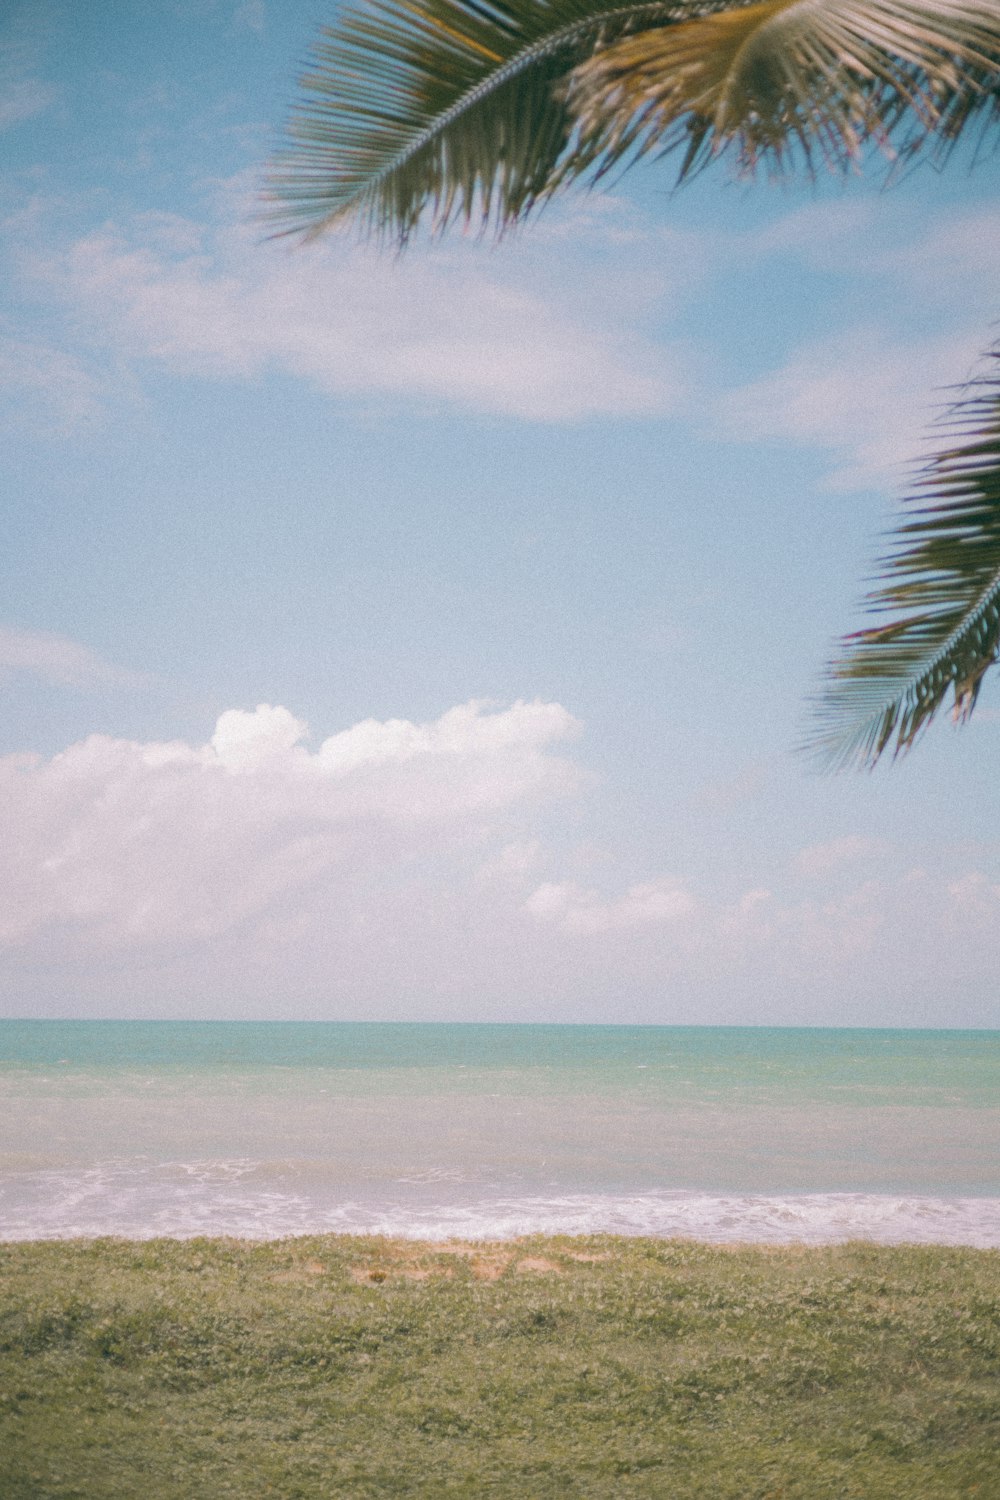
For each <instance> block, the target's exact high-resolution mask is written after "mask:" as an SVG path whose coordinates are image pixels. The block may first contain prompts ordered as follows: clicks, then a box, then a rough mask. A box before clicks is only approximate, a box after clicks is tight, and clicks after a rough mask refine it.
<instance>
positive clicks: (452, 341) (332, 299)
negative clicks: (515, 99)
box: [22, 194, 682, 422]
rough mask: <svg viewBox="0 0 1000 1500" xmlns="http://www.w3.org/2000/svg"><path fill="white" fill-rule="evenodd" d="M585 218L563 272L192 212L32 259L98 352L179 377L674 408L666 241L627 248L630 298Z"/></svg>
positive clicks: (485, 409)
mask: <svg viewBox="0 0 1000 1500" xmlns="http://www.w3.org/2000/svg"><path fill="white" fill-rule="evenodd" d="M224 196H225V195H224ZM236 196H237V198H238V197H239V195H238V194H237V195H236ZM228 206H229V208H230V210H231V208H232V205H231V204H229V205H228ZM241 209H242V216H243V218H244V219H245V217H246V204H245V202H242V201H241ZM161 220H162V222H161ZM581 223H582V227H581V231H580V234H579V236H578V238H577V240H576V241H575V242H574V243H573V244H572V246H571V247H570V249H569V251H568V255H569V257H570V263H569V264H568V265H567V264H566V263H565V260H564V262H563V264H562V267H561V270H562V274H561V275H560V277H559V278H558V280H557V281H555V282H553V281H551V278H549V279H548V280H546V278H545V277H544V276H538V275H536V274H535V273H534V272H533V270H532V262H531V258H530V257H528V258H526V259H525V258H523V257H519V256H518V255H517V254H516V253H513V254H512V253H510V252H509V251H508V249H507V248H506V247H505V248H502V249H499V250H495V251H494V252H493V253H490V252H489V251H488V250H487V249H486V248H485V247H484V246H482V245H481V244H478V243H468V242H463V241H462V240H461V239H460V238H459V239H455V240H453V241H450V242H448V243H447V244H446V245H435V246H434V247H433V248H432V249H431V250H426V249H421V248H420V247H417V248H415V249H413V250H412V251H411V252H409V253H408V254H407V255H406V256H404V257H401V258H400V257H393V256H391V255H389V254H381V255H380V254H378V253H377V252H376V251H375V250H373V249H372V247H370V246H368V247H358V246H356V245H351V244H348V243H347V242H345V241H343V240H331V241H329V242H325V243H322V244H317V245H313V246H310V247H305V248H297V249H290V248H289V247H288V245H287V244H286V243H285V242H281V243H278V244H275V243H264V244H261V243H259V235H251V234H250V233H249V232H248V231H246V230H232V229H229V230H220V231H218V232H213V231H211V230H210V229H207V228H205V227H204V226H198V225H195V224H193V223H191V222H190V221H187V222H182V221H180V220H178V219H177V218H176V216H160V219H158V220H154V219H153V218H151V217H150V216H146V217H145V218H142V219H138V220H136V221H134V222H133V223H132V224H131V226H130V227H128V228H124V229H123V228H121V227H116V226H114V225H110V226H107V227H105V228H103V229H101V230H99V231H96V232H94V233H92V234H89V235H87V236H85V237H83V238H82V239H79V240H77V241H76V242H75V243H74V244H72V246H71V247H69V248H68V249H67V250H66V251H65V252H64V253H59V254H56V255H52V254H51V253H49V254H46V253H45V252H44V250H43V249H42V248H41V247H40V246H38V245H32V246H31V247H30V248H28V249H26V250H25V253H24V255H23V257H22V259H23V266H24V269H25V272H26V274H30V275H31V276H33V277H34V278H35V280H36V286H37V285H38V284H39V282H40V283H41V284H44V285H45V286H46V287H47V290H48V293H49V294H50V295H54V296H55V297H56V298H57V299H59V300H60V301H62V302H63V303H64V305H66V306H67V307H69V308H70V309H71V311H72V314H73V318H74V321H75V322H76V323H78V324H79V323H80V320H82V324H83V325H84V326H85V327H86V330H87V337H88V339H89V340H90V342H91V345H92V347H97V346H98V345H101V346H103V347H104V348H105V350H106V351H108V352H111V353H113V354H114V355H117V356H119V357H120V356H122V355H124V356H125V357H126V358H127V359H130V360H132V361H138V362H143V361H148V362H152V363H155V364H159V365H161V366H164V367H166V368H169V369H170V370H171V371H173V372H175V373H180V374H185V375H196V376H200V377H202V378H205V379H216V380H219V379H222V380H254V379H259V378H262V377H263V376H265V375H266V374H267V373H268V372H270V371H280V372H285V373H291V374H293V375H295V376H298V377H299V378H301V379H304V380H306V381H308V382H310V383H311V384H313V385H314V386H316V387H317V388H319V389H321V390H323V391H325V392H327V393H328V394H330V395H331V396H335V397H340V398H359V397H369V396H373V395H376V396H388V397H396V398H399V399H405V400H407V401H417V402H420V403H423V404H427V403H432V404H437V403H442V402H443V403H445V404H447V405H450V406H456V407H459V408H464V409H465V410H467V411H473V412H478V413H487V414H499V415H503V416H514V417H519V418H523V419H527V420H531V421H538V422H567V421H569V422H572V421H579V420H585V419H587V418H591V417H606V416H618V417H651V416H657V415H660V414H662V413H664V412H666V411H668V410H670V409H671V408H672V407H673V406H674V405H675V404H676V402H677V401H678V399H679V396H680V392H681V385H682V380H681V376H680V373H679V369H678V358H677V355H676V352H675V351H672V350H670V349H665V348H663V347H660V346H658V345H657V344H656V342H655V341H654V340H653V339H652V338H650V337H649V336H648V334H647V332H646V326H647V324H648V323H649V321H650V313H651V310H652V308H653V306H654V304H655V302H656V299H657V297H658V296H659V295H660V293H661V292H662V289H663V287H664V277H663V276H662V273H659V272H658V273H657V274H656V275H653V274H652V271H651V267H650V265H649V264H647V263H648V262H651V261H652V260H653V259H655V251H656V248H657V247H656V245H655V244H654V243H653V242H652V240H651V238H650V237H649V236H647V237H646V239H645V240H644V241H643V242H642V243H640V244H639V246H638V247H637V248H633V249H631V250H626V251H624V252H622V254H624V255H625V257H626V260H628V258H629V256H631V261H632V269H633V270H634V272H635V274H634V275H633V276H631V277H628V276H624V274H623V280H624V281H626V282H630V283H631V285H630V288H629V290H628V291H626V292H624V293H623V295H622V296H621V297H616V298H615V299H614V302H613V304H612V303H610V302H609V299H608V298H607V295H606V272H605V270H604V269H603V267H602V265H601V263H600V252H601V250H602V248H603V246H604V242H605V239H606V236H607V234H608V232H610V231H609V227H608V226H606V225H605V224H604V222H603V221H602V220H601V219H599V218H598V217H596V216H593V215H591V216H590V217H589V218H587V219H584V220H582V221H581ZM643 268H645V269H644V272H643V274H640V272H641V271H642V270H643ZM536 269H537V268H536ZM628 269H629V266H628V265H626V266H625V267H624V268H623V273H624V271H627V270H628ZM598 285H600V286H601V287H602V288H603V294H602V295H597V287H598Z"/></svg>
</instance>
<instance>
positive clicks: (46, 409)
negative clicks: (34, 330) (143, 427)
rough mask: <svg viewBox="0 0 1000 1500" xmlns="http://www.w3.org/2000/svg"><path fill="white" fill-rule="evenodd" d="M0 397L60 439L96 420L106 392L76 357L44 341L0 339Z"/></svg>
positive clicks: (101, 410) (2, 337) (101, 408)
mask: <svg viewBox="0 0 1000 1500" xmlns="http://www.w3.org/2000/svg"><path fill="white" fill-rule="evenodd" d="M0 391H2V392H5V393H6V394H7V396H8V398H13V400H14V401H15V402H17V401H21V402H22V403H25V405H24V408H23V409H24V411H25V412H26V413H30V416H31V418H32V419H33V420H34V421H36V422H37V421H38V419H39V418H41V420H42V422H44V424H45V426H46V427H47V428H48V429H49V430H50V431H54V432H56V433H59V432H70V431H72V430H73V429H75V428H78V427H80V426H81V425H83V424H85V423H89V422H94V421H96V420H98V419H99V418H100V417H101V415H102V413H103V410H104V397H105V395H106V391H105V389H104V387H103V384H102V382H101V381H100V380H99V379H97V377H96V376H95V375H94V374H93V373H92V371H91V370H90V369H89V368H88V367H87V365H86V364H85V363H84V362H83V361H82V360H80V359H78V358H77V357H76V355H74V354H72V353H70V352H69V351H67V350H65V349H60V348H58V347H57V346H56V345H54V344H51V343H47V342H45V341H44V340H41V339H20V338H11V337H6V336H3V335H0Z"/></svg>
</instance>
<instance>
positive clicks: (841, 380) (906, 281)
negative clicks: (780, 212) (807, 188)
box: [715, 202, 1000, 490]
mask: <svg viewBox="0 0 1000 1500" xmlns="http://www.w3.org/2000/svg"><path fill="white" fill-rule="evenodd" d="M887 224H888V225H889V228H888V230H887V228H886V225H887ZM907 229H909V230H910V232H909V233H907V232H906V231H907ZM901 239H902V243H901V242H900V241H901ZM745 253H746V254H747V255H749V256H755V257H761V258H763V259H767V258H773V257H781V256H786V257H791V258H793V260H796V261H798V262H799V263H800V264H802V265H805V266H807V267H809V268H810V270H813V271H820V272H822V273H824V275H826V276H827V277H837V278H838V279H840V280H842V281H847V282H849V281H851V280H854V281H858V280H859V275H860V276H863V282H862V283H861V284H862V285H863V286H864V287H865V288H866V290H867V297H868V298H869V299H871V300H873V301H874V302H875V305H877V306H878V308H879V315H878V317H877V319H872V318H871V317H866V318H865V320H864V322H862V323H860V324H858V325H857V326H855V327H852V328H848V329H847V330H846V331H844V332H840V333H837V334H833V335H830V336H828V337H825V338H820V339H813V340H809V341H807V342H804V343H802V344H801V345H800V346H799V347H798V348H797V349H795V350H794V351H793V352H792V353H791V354H790V355H789V356H788V358H787V359H786V361H785V362H784V364H783V365H781V366H779V367H778V368H776V369H774V370H772V371H770V372H769V373H768V374H766V375H763V376H761V377H760V378H758V379H756V380H754V381H752V382H750V383H748V384H747V385H745V386H742V387H739V388H737V389H735V390H731V391H729V392H727V393H725V394H724V395H723V396H722V397H721V398H719V399H718V401H717V403H716V405H715V415H716V420H717V422H718V424H719V428H720V430H721V431H722V432H723V434H724V435H725V436H726V437H728V438H731V439H736V440H740V441H748V442H756V441H758V440H759V439H761V438H764V439H774V438H786V439H790V440H791V441H793V442H796V443H800V444H803V445H807V446H810V447H817V448H820V449H823V450H825V451H826V452H827V454H828V455H829V456H830V458H831V459H832V463H833V468H832V470H831V472H830V474H829V475H828V477H827V480H826V487H827V488H829V489H832V490H851V489H858V488H867V487H869V486H870V485H873V484H874V485H878V486H882V485H884V484H885V483H886V482H887V481H888V482H890V483H893V484H898V483H900V482H901V481H902V480H903V479H904V478H905V477H907V474H908V471H909V469H910V466H911V465H912V464H914V463H915V462H919V460H920V459H921V457H922V456H925V455H926V454H928V453H929V452H930V451H933V448H934V446H935V435H934V432H933V430H932V429H933V424H934V422H935V419H936V418H937V417H939V416H940V415H941V413H942V411H943V410H944V409H945V408H946V407H947V406H948V405H949V404H950V403H951V401H952V400H953V399H954V394H955V388H956V387H957V386H960V385H961V384H962V383H963V382H964V381H966V380H967V379H968V378H969V377H970V376H971V375H973V374H974V373H975V371H976V368H977V366H978V364H979V361H980V357H981V355H982V354H983V352H984V350H985V349H986V348H987V347H988V346H989V344H990V343H991V342H992V328H991V323H990V319H991V318H993V317H994V316H995V307H994V300H995V287H996V281H997V275H998V273H1000V213H998V212H997V211H996V210H995V209H982V210H975V211H973V212H966V213H961V214H956V215H954V216H952V217H951V218H949V219H948V220H947V221H938V222H936V223H933V224H931V226H930V227H929V228H926V227H924V226H923V225H922V224H921V223H920V222H918V221H917V220H916V218H915V210H914V209H913V207H912V206H911V207H905V206H904V209H903V217H902V222H900V220H899V219H898V218H893V219H886V217H885V216H884V215H881V216H880V213H879V211H878V207H877V205H876V204H874V203H872V202H863V203H858V202H836V203H823V204H811V205H808V206H806V207H805V208H800V209H797V210H796V211H795V212H794V213H791V214H789V215H787V216H785V217H784V218H782V219H779V220H778V221H777V222H775V223H773V224H770V225H768V226H766V227H765V228H764V229H763V230H759V231H756V232H755V233H754V234H752V235H748V236H747V237H746V239H745ZM946 329H947V331H945V330H946Z"/></svg>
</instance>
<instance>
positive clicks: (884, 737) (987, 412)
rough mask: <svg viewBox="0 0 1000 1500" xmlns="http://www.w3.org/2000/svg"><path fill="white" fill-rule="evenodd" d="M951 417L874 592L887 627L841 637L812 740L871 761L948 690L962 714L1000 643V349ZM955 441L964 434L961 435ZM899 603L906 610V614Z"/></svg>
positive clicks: (838, 762) (839, 760)
mask: <svg viewBox="0 0 1000 1500" xmlns="http://www.w3.org/2000/svg"><path fill="white" fill-rule="evenodd" d="M988 359H989V360H990V361H991V364H990V367H989V368H988V369H987V370H986V372H985V373H984V374H983V375H981V376H980V377H978V378H977V379H976V380H974V381H973V382H972V383H971V384H970V385H969V386H968V387H967V389H966V392H965V394H964V395H963V397H962V398H961V399H960V400H959V401H958V402H957V403H956V405H955V406H954V407H953V408H952V410H951V411H950V412H949V414H948V415H947V417H946V418H945V427H946V430H948V432H949V434H950V436H951V443H950V445H949V446H948V447H947V448H946V449H945V450H944V451H942V452H941V453H939V454H937V455H936V456H935V457H934V458H933V459H932V460H931V461H930V462H929V463H928V464H927V466H926V468H925V469H924V471H923V473H922V476H921V478H920V480H919V483H918V484H917V486H916V489H915V492H914V494H913V495H912V496H911V497H910V499H909V500H908V501H907V502H906V504H907V506H908V507H912V509H910V510H909V512H908V513H909V514H910V515H911V516H912V517H913V519H911V520H909V521H907V522H905V524H903V525H901V526H900V527H899V528H898V531H897V533H896V535H897V537H898V539H899V541H898V545H897V547H896V549H895V550H893V551H892V552H890V553H889V555H888V556H887V557H885V558H884V559H883V560H882V564H881V570H882V576H883V579H884V580H885V582H884V585H883V587H881V588H879V589H878V590H876V591H875V592H874V593H872V594H870V595H869V596H868V600H867V602H868V604H869V606H870V608H871V610H872V611H873V612H874V613H875V614H887V613H892V614H893V615H894V616H895V617H894V618H893V619H892V620H890V621H889V622H888V623H887V624H882V625H874V626H870V627H869V628H867V629H865V630H859V631H856V632H855V633H854V634H853V635H849V636H846V637H845V638H844V640H843V641H842V642H841V655H840V657H839V659H837V660H835V661H834V663H833V664H832V666H831V667H830V668H829V670H828V681H827V686H826V690H825V692H824V693H823V694H822V696H821V697H820V699H819V701H818V703H817V705H816V718H817V732H816V734H815V735H814V737H813V739H812V741H811V742H810V744H809V745H807V747H806V748H807V749H809V750H812V751H814V752H816V753H818V754H819V755H820V756H822V757H823V758H824V759H825V760H826V761H827V763H828V764H830V765H834V766H847V765H858V766H874V765H875V763H876V762H877V761H878V759H879V757H880V756H881V755H882V754H883V752H884V751H886V750H887V749H888V748H889V747H890V745H893V741H895V744H894V746H893V755H894V756H895V755H898V754H899V753H900V752H901V751H905V750H907V749H909V747H910V746H911V745H912V744H913V742H914V740H915V739H916V737H917V735H918V734H919V733H920V732H921V730H922V729H924V728H925V727H926V725H927V724H929V723H930V721H931V719H932V718H933V717H934V715H935V714H936V713H937V711H938V709H939V708H941V706H942V704H943V703H944V702H945V699H946V697H947V695H948V693H949V691H950V692H951V693H952V694H953V700H954V715H955V718H956V719H958V720H965V719H967V718H968V717H969V715H970V714H971V712H972V710H973V708H974V707H975V704H976V699H977V698H978V696H979V689H980V686H981V684H982V680H983V675H984V673H985V672H986V671H987V670H988V669H989V668H990V667H991V666H993V665H994V663H995V662H996V661H997V659H998V651H1000V347H997V348H995V349H994V350H992V351H991V353H990V355H989V356H988ZM956 439H957V440H958V441H956ZM900 612H901V613H900Z"/></svg>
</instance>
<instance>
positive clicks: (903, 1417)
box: [0, 1237, 1000, 1500]
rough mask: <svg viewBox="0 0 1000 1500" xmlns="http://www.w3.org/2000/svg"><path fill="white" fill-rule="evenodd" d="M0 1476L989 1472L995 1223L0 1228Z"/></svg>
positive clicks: (743, 1491)
mask: <svg viewBox="0 0 1000 1500" xmlns="http://www.w3.org/2000/svg"><path fill="white" fill-rule="evenodd" d="M584 1257H587V1258H584ZM0 1495H2V1496H3V1497H4V1500H28V1497H30V1500H45V1497H49V1496H86V1497H88V1500H90V1497H93V1500H115V1497H128V1500H160V1497H164V1500H167V1497H169V1500H180V1497H192V1500H194V1497H197V1500H216V1497H223V1496H239V1497H241V1500H244V1497H247V1500H249V1497H253V1500H256V1497H258V1496H268V1495H270V1496H277V1497H281V1500H296V1497H302V1500H305V1497H310V1500H311V1497H314V1496H315V1497H317V1500H319V1497H322V1500H329V1497H342V1496H349V1497H359V1500H360V1497H369V1496H371V1497H383V1496H397V1495H398V1496H426V1497H437V1496H442V1497H450V1496H468V1497H480V1496H489V1497H511V1500H535V1497H538V1500H543V1497H549V1496H552V1497H560V1500H563V1497H565V1500H570V1497H577V1496H579V1497H581V1500H582V1497H589V1496H600V1497H609V1500H611V1497H614V1500H618V1497H630V1496H654V1497H657V1500H661V1497H662V1500H687V1497H691V1500H694V1497H698V1500H704V1497H708V1500H737V1497H738V1500H765V1497H767V1500H799V1497H800V1500H826V1497H829V1500H847V1497H855V1496H856V1497H864V1500H894V1497H898V1500H937V1497H940V1500H955V1497H957V1496H966V1495H970V1496H972V1495H974V1496H976V1497H978V1500H994V1497H1000V1253H997V1252H986V1251H973V1250H950V1249H942V1248H932V1249H918V1248H912V1247H911V1248H902V1249H884V1248H878V1247H874V1246H868V1245H857V1244H856V1245H848V1246H841V1247H835V1248H827V1249H819V1250H805V1249H801V1248H794V1247H793V1248H787V1249H780V1250H771V1249H764V1248H760V1247H757V1248H752V1247H747V1248H740V1249H737V1250H729V1249H713V1248H710V1247H707V1246H704V1245H697V1244H691V1243H687V1242H681V1241H653V1240H615V1239H609V1238H605V1237H599V1238H594V1239H545V1240H541V1239H535V1240H530V1241H528V1240H525V1241H519V1242H517V1243H516V1244H513V1245H510V1244H508V1245H497V1246H476V1247H471V1246H470V1247H464V1249H463V1248H462V1247H452V1248H451V1249H450V1250H446V1249H442V1248H441V1247H434V1246H431V1245H413V1244H405V1243H402V1242H399V1241H391V1240H378V1239H348V1238H334V1237H321V1238H310V1239H296V1240H285V1241H282V1242H280V1243H272V1244H259V1245H258V1244H249V1243H243V1242H237V1241H227V1240H195V1241H186V1242H178V1241H171V1240H156V1241H150V1242H146V1243H129V1242H124V1241H116V1240H100V1241H77V1242H68V1243H54V1244H31V1245H4V1246H0Z"/></svg>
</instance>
